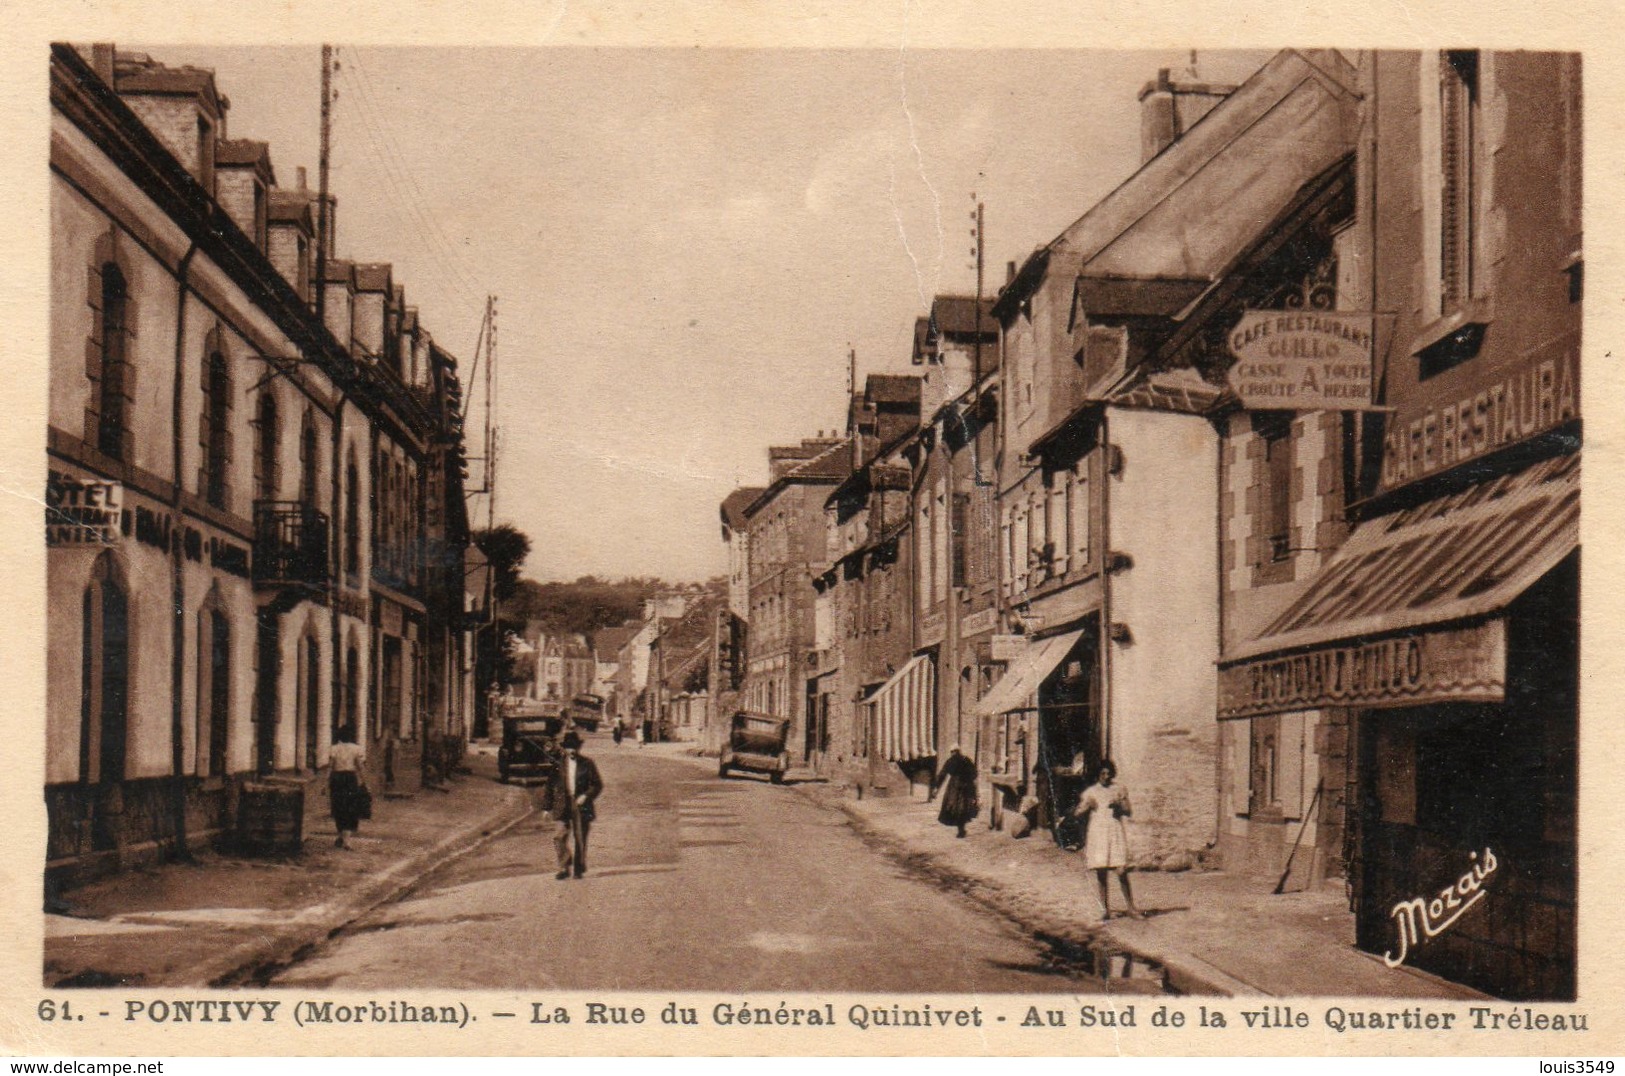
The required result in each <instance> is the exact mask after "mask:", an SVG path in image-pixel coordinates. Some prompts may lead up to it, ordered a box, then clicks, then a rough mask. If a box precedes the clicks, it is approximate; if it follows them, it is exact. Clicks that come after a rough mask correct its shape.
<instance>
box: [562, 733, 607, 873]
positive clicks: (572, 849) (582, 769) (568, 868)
mask: <svg viewBox="0 0 1625 1076" xmlns="http://www.w3.org/2000/svg"><path fill="white" fill-rule="evenodd" d="M562 746H563V748H564V757H563V758H561V759H559V764H558V767H557V768H556V769H554V771H553V777H552V780H551V782H550V783H549V784H548V814H549V815H550V816H551V817H552V818H553V821H554V822H555V823H556V824H557V828H556V829H555V830H554V832H553V847H554V848H555V849H556V850H557V852H558V856H559V873H558V874H557V875H556V877H557V878H559V879H560V880H561V881H562V880H563V879H566V878H569V877H570V876H571V875H572V874H574V875H575V877H577V878H580V877H581V876H582V875H584V874H586V873H587V831H588V830H589V829H591V828H592V820H593V818H594V813H593V801H594V800H596V799H597V798H598V793H600V792H602V791H603V790H604V782H603V779H602V778H600V777H599V776H598V766H597V765H596V764H595V763H594V762H593V760H592V759H590V758H587V757H585V756H584V755H582V753H581V736H580V734H578V733H577V732H576V731H575V730H574V729H571V730H570V731H569V732H566V733H565V734H564V742H563V744H562Z"/></svg>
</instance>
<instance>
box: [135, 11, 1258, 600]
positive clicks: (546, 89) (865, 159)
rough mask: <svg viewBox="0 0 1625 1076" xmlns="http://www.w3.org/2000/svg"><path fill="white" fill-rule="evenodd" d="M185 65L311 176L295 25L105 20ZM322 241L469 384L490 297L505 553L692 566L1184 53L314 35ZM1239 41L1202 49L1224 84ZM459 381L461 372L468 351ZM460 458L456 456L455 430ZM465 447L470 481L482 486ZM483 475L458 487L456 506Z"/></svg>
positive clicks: (1091, 195)
mask: <svg viewBox="0 0 1625 1076" xmlns="http://www.w3.org/2000/svg"><path fill="white" fill-rule="evenodd" d="M119 44H120V47H121V48H129V49H132V50H137V51H144V52H147V53H148V54H150V55H151V56H152V57H153V58H154V59H156V60H160V61H162V62H164V63H168V64H171V65H180V64H193V65H195V66H200V67H210V68H213V69H214V70H215V72H216V76H217V84H218V87H219V89H220V90H221V92H223V93H225V94H226V95H227V97H228V98H229V99H230V101H231V108H230V111H229V113H228V118H227V123H228V134H229V135H230V136H231V137H233V138H254V139H259V140H262V141H267V142H269V143H270V147H271V160H272V163H273V166H274V167H275V169H276V175H277V180H278V183H279V184H281V185H283V186H289V187H291V186H294V185H296V182H297V178H296V169H297V168H298V167H301V166H303V167H305V168H306V169H307V172H308V175H309V182H310V185H311V186H312V187H314V186H315V181H316V163H317V151H318V131H319V115H320V110H319V106H320V70H321V68H320V58H319V50H318V49H317V48H315V47H301V48H273V47H255V48H209V49H205V48H197V47H167V46H164V45H161V44H159V45H152V44H140V45H137V44H129V45H126V44H125V43H124V42H120V43H119ZM337 57H338V64H339V69H338V72H337V74H336V75H335V78H334V87H335V89H336V90H337V93H338V96H337V100H336V101H335V103H334V106H333V141H332V167H331V179H330V183H331V186H332V189H333V191H334V193H335V195H336V196H337V198H338V235H337V252H336V253H337V256H339V257H342V258H347V259H352V260H356V261H381V262H391V263H393V264H394V266H395V279H396V281H397V282H398V283H404V285H405V287H406V297H407V302H408V303H409V304H412V305H415V306H417V307H418V308H419V310H420V312H421V315H422V323H423V324H424V325H425V326H426V327H427V328H428V329H429V330H430V332H432V333H433V334H434V337H435V340H436V342H437V343H439V344H440V345H441V346H443V347H445V348H447V349H448V350H449V351H451V352H452V354H454V355H456V356H458V358H459V360H460V362H461V368H462V371H463V376H464V381H465V385H466V386H467V389H468V392H469V394H470V395H471V396H473V397H474V410H475V414H474V415H473V416H471V419H472V422H471V428H472V429H478V427H479V425H480V423H481V421H482V420H481V416H480V414H479V412H480V410H481V408H482V407H483V393H482V391H481V386H482V385H483V380H484V370H483V366H484V363H485V360H484V359H483V358H482V359H481V365H482V369H481V370H479V371H474V370H472V369H471V366H472V364H473V361H474V354H475V345H476V341H477V339H478V337H479V332H480V325H481V320H482V318H483V315H484V310H485V298H486V296H487V295H495V296H496V298H497V311H498V315H497V326H498V333H497V348H496V354H497V361H496V366H495V371H496V377H497V388H496V393H495V397H496V410H495V421H496V423H497V425H498V427H499V429H500V450H499V453H498V471H497V495H496V496H497V499H496V513H495V516H496V519H497V521H498V522H509V523H512V524H514V525H515V526H517V527H518V528H519V529H521V530H522V531H524V532H525V533H526V534H527V535H529V536H530V538H531V542H532V552H531V555H530V558H529V560H528V561H527V563H526V574H527V575H529V576H531V577H532V578H536V579H573V578H575V577H577V576H579V575H584V574H589V573H590V574H596V575H600V576H609V577H618V576H623V575H657V576H662V577H665V578H667V579H670V580H673V581H676V580H697V579H704V578H707V577H709V576H712V575H715V574H719V573H721V572H722V571H723V570H724V569H725V551H724V549H723V546H722V543H721V538H720V532H719V528H718V515H717V506H718V503H719V502H720V501H721V500H722V498H723V497H725V496H726V495H727V494H728V492H729V491H730V490H732V489H733V488H735V487H736V486H740V485H762V484H765V482H766V471H767V460H766V450H767V447H768V446H769V445H770V444H780V443H794V442H796V441H798V440H800V439H801V438H804V437H811V436H814V435H816V434H817V433H818V432H820V431H827V430H831V429H837V428H842V427H843V426H844V422H845V411H844V405H843V399H844V396H845V391H846V380H847V351H848V348H849V347H850V348H853V349H855V350H856V353H857V367H858V378H859V382H860V384H861V381H862V379H863V377H864V376H865V375H866V374H869V373H876V372H891V373H899V372H902V373H906V372H909V371H910V370H911V369H912V368H911V367H910V365H909V351H910V346H911V341H912V332H913V325H914V319H915V318H916V317H917V316H919V315H921V314H923V313H925V312H926V311H927V309H928V308H929V305H930V302H931V298H932V296H933V295H936V294H942V293H954V294H973V293H974V290H975V285H976V280H975V272H974V258H973V257H972V247H973V245H974V240H973V238H972V232H971V227H972V223H973V221H972V217H973V211H974V208H975V204H976V201H975V200H973V197H972V195H973V194H974V195H975V196H976V199H979V200H980V201H981V202H982V203H983V204H984V205H985V207H986V208H985V219H986V257H985V265H986V270H985V280H986V287H987V291H988V293H989V294H991V293H992V292H993V291H994V290H996V289H997V287H998V285H999V284H1001V283H1002V282H1003V280H1004V274H1005V268H1004V267H1005V263H1006V262H1008V261H1017V262H1019V261H1021V260H1022V259H1024V258H1025V257H1026V256H1027V254H1028V253H1030V252H1031V251H1032V250H1033V249H1034V248H1036V247H1038V246H1041V245H1042V244H1044V243H1046V242H1048V241H1049V240H1050V239H1052V238H1054V236H1055V235H1057V234H1058V233H1059V232H1060V231H1062V230H1063V229H1064V228H1065V227H1066V226H1067V225H1068V224H1070V223H1071V222H1072V221H1074V220H1075V219H1077V218H1078V217H1079V216H1081V215H1082V214H1083V212H1084V211H1085V210H1087V209H1088V208H1089V207H1090V206H1091V205H1092V204H1094V203H1095V202H1096V201H1098V200H1099V199H1100V198H1101V197H1102V196H1103V195H1105V194H1106V193H1107V192H1108V191H1110V190H1111V189H1112V188H1113V187H1115V186H1116V185H1117V184H1119V183H1120V182H1122V181H1123V180H1124V179H1126V178H1127V177H1128V176H1129V175H1130V174H1131V173H1132V172H1133V171H1134V170H1135V168H1137V167H1138V165H1139V163H1140V160H1139V152H1140V149H1139V112H1138V107H1139V106H1138V103H1137V100H1136V96H1137V94H1138V92H1139V90H1140V88H1141V87H1142V86H1143V85H1144V84H1145V83H1146V82H1147V81H1148V80H1149V79H1151V78H1153V77H1155V75H1156V72H1157V70H1158V68H1162V67H1169V68H1173V69H1175V71H1176V72H1177V71H1181V70H1184V69H1186V68H1188V66H1189V64H1190V62H1191V54H1190V53H1189V52H1185V51H1163V52H1100V51H1079V50H1059V49H1057V50H1022V51H1016V50H976V51H968V50H952V49H906V50H900V49H852V50H839V49H726V48H691V49H646V48H589V47H570V46H561V47H546V48H524V49H519V48H512V49H504V48H493V47H485V48H462V49H429V48H373V47H369V48H347V47H344V46H343V45H340V46H338V48H337ZM1267 58H1268V53H1263V52H1233V53H1225V52H1202V53H1200V54H1198V56H1197V68H1196V70H1197V72H1198V73H1199V75H1200V77H1201V78H1203V79H1204V80H1207V81H1218V82H1224V81H1232V82H1234V81H1240V80H1242V79H1244V78H1245V77H1247V75H1249V74H1250V73H1251V72H1252V71H1254V70H1256V69H1257V67H1258V66H1259V65H1260V64H1261V63H1262V62H1263V61H1264V60H1266V59H1267ZM470 375H473V376H472V377H471V376H470ZM470 454H471V455H478V454H479V446H478V444H477V442H476V443H475V444H474V445H472V446H471V448H470ZM479 467H480V465H479V464H478V463H476V464H474V465H473V468H474V473H473V479H474V483H473V484H476V485H477V484H479V482H480V478H481V475H480V472H479ZM486 509H487V506H486V504H485V502H484V500H483V499H476V500H475V501H474V502H473V503H472V504H471V510H472V511H473V513H474V515H475V518H476V520H477V521H479V522H481V523H483V521H484V520H485V518H486V514H487V513H486Z"/></svg>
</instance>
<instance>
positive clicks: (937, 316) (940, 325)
mask: <svg viewBox="0 0 1625 1076" xmlns="http://www.w3.org/2000/svg"><path fill="white" fill-rule="evenodd" d="M930 326H931V330H932V331H933V332H935V333H936V334H937V335H939V336H975V335H976V333H977V332H978V331H980V332H981V334H982V335H983V336H994V337H996V336H998V332H999V325H998V322H996V321H994V320H993V300H992V299H990V298H987V299H983V300H982V317H981V320H980V322H978V320H977V317H976V297H975V296H974V295H939V296H937V297H936V298H935V299H934V300H932V303H931V318H930Z"/></svg>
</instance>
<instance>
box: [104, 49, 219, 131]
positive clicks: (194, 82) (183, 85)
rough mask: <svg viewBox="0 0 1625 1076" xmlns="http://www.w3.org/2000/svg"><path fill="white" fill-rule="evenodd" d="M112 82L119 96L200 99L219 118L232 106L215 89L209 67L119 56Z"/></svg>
mask: <svg viewBox="0 0 1625 1076" xmlns="http://www.w3.org/2000/svg"><path fill="white" fill-rule="evenodd" d="M113 81H114V88H115V89H116V90H117V91H118V92H119V93H156V94H174V95H178V96H188V95H192V96H197V97H199V98H201V99H202V100H203V102H204V103H205V104H206V105H207V107H208V109H209V111H210V112H212V113H213V114H214V115H216V116H219V115H220V114H221V113H222V112H224V111H225V110H226V109H227V108H229V107H230V106H231V102H230V101H228V100H227V99H226V98H225V97H223V96H221V94H220V93H219V91H218V90H217V89H216V88H215V84H214V72H213V71H212V70H210V69H209V68H206V67H168V66H165V65H164V64H161V63H159V62H158V61H156V60H154V59H153V58H152V57H150V56H148V55H147V54H146V53H143V52H120V53H116V54H115V56H114V59H113Z"/></svg>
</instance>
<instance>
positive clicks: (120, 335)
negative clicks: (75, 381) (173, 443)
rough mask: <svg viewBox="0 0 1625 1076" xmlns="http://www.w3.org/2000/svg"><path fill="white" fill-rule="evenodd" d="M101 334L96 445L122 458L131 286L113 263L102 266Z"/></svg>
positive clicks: (127, 395) (127, 398) (129, 382)
mask: <svg viewBox="0 0 1625 1076" xmlns="http://www.w3.org/2000/svg"><path fill="white" fill-rule="evenodd" d="M101 278H102V280H101V309H100V317H99V318H98V320H99V322H100V329H101V332H100V335H99V339H98V340H97V341H96V342H97V344H98V345H99V346H98V348H97V351H98V353H99V356H100V363H99V366H98V370H97V374H98V379H99V381H100V385H99V387H98V391H97V407H96V412H97V423H96V447H97V448H99V449H101V451H103V452H105V453H106V454H107V455H109V456H113V457H115V458H117V459H123V458H124V456H125V448H126V444H127V442H128V440H129V438H128V430H127V421H128V415H127V411H128V408H129V403H130V398H131V396H132V389H133V381H134V379H133V378H132V377H130V376H129V372H130V371H129V359H128V356H127V355H126V353H125V345H126V342H127V330H128V324H127V321H128V317H129V302H130V293H129V289H128V287H127V286H126V284H125V282H124V274H123V273H121V272H120V271H119V267H118V266H117V265H115V264H113V263H112V262H107V263H106V264H104V265H103V266H102V268H101Z"/></svg>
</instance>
